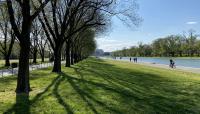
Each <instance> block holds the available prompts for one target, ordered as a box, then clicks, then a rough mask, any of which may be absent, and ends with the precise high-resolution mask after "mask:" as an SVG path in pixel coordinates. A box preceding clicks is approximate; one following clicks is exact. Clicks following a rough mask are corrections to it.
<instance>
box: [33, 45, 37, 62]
mask: <svg viewBox="0 0 200 114" xmlns="http://www.w3.org/2000/svg"><path fill="white" fill-rule="evenodd" d="M33 63H35V64H36V63H37V49H36V48H35V47H34V50H33Z"/></svg>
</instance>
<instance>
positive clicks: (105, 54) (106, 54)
mask: <svg viewBox="0 0 200 114" xmlns="http://www.w3.org/2000/svg"><path fill="white" fill-rule="evenodd" d="M103 55H104V56H111V52H104V54H103Z"/></svg>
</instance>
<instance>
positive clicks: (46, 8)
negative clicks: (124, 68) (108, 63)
mask: <svg viewBox="0 0 200 114" xmlns="http://www.w3.org/2000/svg"><path fill="white" fill-rule="evenodd" d="M121 6H127V7H121ZM129 6H130V7H129ZM135 6H136V5H135V2H134V0H132V1H121V0H1V1H0V7H1V12H0V15H1V16H0V22H1V26H2V27H1V30H0V33H1V36H0V37H2V38H1V39H3V40H1V41H0V42H1V48H2V49H1V50H2V53H3V55H4V56H5V57H4V58H5V60H6V61H8V62H9V58H10V53H11V51H12V47H13V44H14V43H16V42H17V44H19V47H20V51H19V70H18V78H17V88H16V93H27V94H28V93H29V91H30V89H31V88H30V83H29V58H30V56H32V57H33V62H35V63H36V62H37V61H36V60H37V55H38V52H39V53H40V56H41V58H42V59H44V55H45V51H48V52H51V55H52V58H53V59H52V60H53V61H54V66H53V69H52V71H53V72H61V60H62V59H65V60H66V66H67V67H70V65H72V64H74V63H77V62H79V61H81V60H83V59H84V58H86V57H88V56H89V55H90V54H91V53H93V52H94V50H95V48H96V43H95V39H94V38H95V36H97V35H99V34H102V33H103V32H104V31H105V30H106V28H107V27H108V26H107V25H109V23H110V20H111V17H112V16H117V17H118V18H119V19H120V20H122V21H123V22H124V23H126V24H128V25H137V24H138V22H139V21H140V18H139V17H138V16H137V15H136V14H135V8H136V7H135ZM8 20H9V21H8ZM6 64H7V63H6Z"/></svg>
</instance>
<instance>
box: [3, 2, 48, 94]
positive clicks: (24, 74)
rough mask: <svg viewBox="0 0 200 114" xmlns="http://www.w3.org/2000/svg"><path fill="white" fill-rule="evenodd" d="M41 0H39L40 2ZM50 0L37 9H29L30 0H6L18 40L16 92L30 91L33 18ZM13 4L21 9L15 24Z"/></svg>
mask: <svg viewBox="0 0 200 114" xmlns="http://www.w3.org/2000/svg"><path fill="white" fill-rule="evenodd" d="M42 1H43V0H41V2H42ZM49 1H50V0H44V1H43V2H42V3H41V4H40V5H39V6H38V7H37V9H35V10H33V9H31V3H30V0H23V1H22V0H6V3H7V8H8V14H9V18H10V23H11V26H12V29H13V31H14V34H15V36H16V37H17V39H18V40H19V42H20V57H19V70H18V78H17V88H16V93H27V94H29V91H30V83H29V52H30V45H31V42H30V32H31V26H32V22H33V20H34V19H35V18H36V17H37V15H38V14H39V13H40V11H41V10H42V9H43V8H44V7H45V6H46V5H47V3H48V2H49ZM13 5H18V7H19V8H20V9H21V11H20V12H21V16H22V24H21V26H17V23H16V17H15V14H16V12H15V11H14V9H13Z"/></svg>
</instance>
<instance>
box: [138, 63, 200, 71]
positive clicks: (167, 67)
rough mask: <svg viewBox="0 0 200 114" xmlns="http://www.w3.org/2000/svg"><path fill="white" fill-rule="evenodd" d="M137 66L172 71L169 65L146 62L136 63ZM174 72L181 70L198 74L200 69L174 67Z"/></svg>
mask: <svg viewBox="0 0 200 114" xmlns="http://www.w3.org/2000/svg"><path fill="white" fill-rule="evenodd" d="M137 64H141V65H145V66H151V67H157V68H164V69H172V68H170V67H169V65H164V64H154V63H147V62H141V63H137ZM175 70H181V71H186V72H192V73H198V74H200V68H192V67H184V66H176V68H175Z"/></svg>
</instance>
